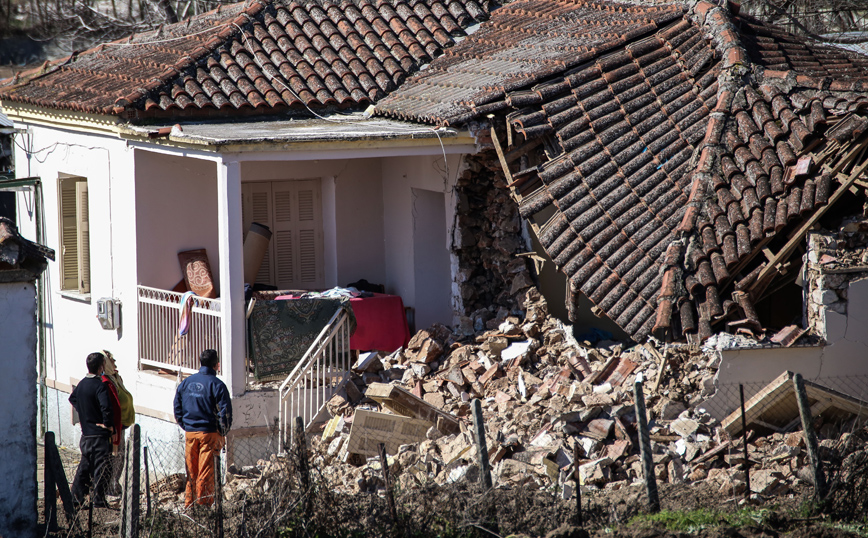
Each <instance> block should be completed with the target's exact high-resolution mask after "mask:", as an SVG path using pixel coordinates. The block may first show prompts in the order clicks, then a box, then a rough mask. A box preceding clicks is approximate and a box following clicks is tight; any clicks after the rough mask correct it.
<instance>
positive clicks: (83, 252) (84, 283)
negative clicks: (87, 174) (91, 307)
mask: <svg viewBox="0 0 868 538" xmlns="http://www.w3.org/2000/svg"><path fill="white" fill-rule="evenodd" d="M75 204H76V207H77V208H78V211H77V220H78V222H77V228H78V286H77V287H78V291H80V292H81V293H89V292H90V225H89V224H88V222H89V218H90V216H89V213H90V212H89V210H88V205H87V181H76V182H75Z"/></svg>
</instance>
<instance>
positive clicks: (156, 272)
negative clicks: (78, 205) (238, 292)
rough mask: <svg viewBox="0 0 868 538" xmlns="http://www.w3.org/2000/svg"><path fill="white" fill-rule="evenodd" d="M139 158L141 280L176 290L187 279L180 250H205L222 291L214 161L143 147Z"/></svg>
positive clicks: (137, 239) (139, 267) (138, 229)
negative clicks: (179, 283)
mask: <svg viewBox="0 0 868 538" xmlns="http://www.w3.org/2000/svg"><path fill="white" fill-rule="evenodd" d="M135 159H136V160H135V174H136V176H135V177H136V182H135V187H136V200H137V206H138V208H139V211H137V212H136V230H137V232H138V233H137V236H136V238H135V239H136V241H135V242H136V248H137V253H138V262H139V263H138V282H139V283H140V284H142V285H143V286H151V287H155V288H161V289H172V288H173V287H174V286H175V284H177V283H178V281H179V280H181V279H182V278H183V277H184V274H183V272H182V271H181V265H180V263H179V262H178V252H181V251H184V250H191V249H197V248H204V249H206V250H207V251H208V261H209V262H210V264H211V273H212V275H213V277H214V283H215V285H216V286H217V287H218V289H219V282H220V263H219V260H220V252H219V237H218V231H217V166H216V164H215V163H214V162H210V161H204V160H200V159H192V158H185V157H178V156H173V155H164V154H159V153H152V152H149V151H145V150H140V149H137V150H135Z"/></svg>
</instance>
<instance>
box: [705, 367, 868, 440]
mask: <svg viewBox="0 0 868 538" xmlns="http://www.w3.org/2000/svg"><path fill="white" fill-rule="evenodd" d="M792 376H793V373H792V372H789V371H786V372H784V373H783V374H781V375H780V376H778V378H777V379H775V380H774V381H772V382H771V383H769V384H768V385H766V386H765V387H763V389H762V390H760V391H759V392H757V393H756V394H755V395H754V396H753V397H752V398H751V399H750V400H748V401H747V403H745V423H746V424H747V427H748V428H749V427H750V426H751V425H755V426H761V427H765V428H769V429H772V430H776V431H782V432H785V431H788V430H789V429H791V428H793V427H795V425H796V424H797V423H798V421H799V420H800V419H799V408H798V403H797V401H796V395H795V392H794V389H793V383H792ZM804 383H805V392H806V393H807V395H808V398H809V399H810V400H811V402H812V406H811V415H812V416H816V415H819V414H820V413H824V412H832V411H834V412H836V413H838V414H844V415H847V416H850V415H856V416H857V417H858V416H864V415H865V414H866V411H865V410H866V409H868V402H866V401H863V400H860V399H858V398H854V397H852V396H849V395H847V394H844V393H842V392H839V391H837V390H835V389H831V388H829V387H824V386H823V385H820V384H818V383H814V382H811V381H805V382H804ZM721 426H722V427H723V429H724V430H725V431H726V433H727V434H729V435H730V436H731V437H735V436H738V435H739V434H740V433H741V431H742V430H741V410H740V409H737V410H735V411H734V412H732V413H731V414H730V415H729V416H727V417H726V418H725V419H724V420H723V421H722V422H721Z"/></svg>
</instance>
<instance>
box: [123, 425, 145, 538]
mask: <svg viewBox="0 0 868 538" xmlns="http://www.w3.org/2000/svg"><path fill="white" fill-rule="evenodd" d="M141 435H142V430H141V427H140V426H139V425H138V424H133V426H132V427H131V428H130V436H129V438H128V439H127V450H126V460H127V461H126V469H125V470H124V475H125V479H124V483H125V486H126V487H125V488H124V501H125V502H124V507H123V511H124V515H123V517H122V518H121V519H122V522H123V526H122V527H121V532H123V533H124V536H126V538H137V537H138V535H139V515H140V514H141V506H140V503H141V500H140V493H141V477H142V474H141V472H142V468H141V467H142V462H141V457H142V438H141Z"/></svg>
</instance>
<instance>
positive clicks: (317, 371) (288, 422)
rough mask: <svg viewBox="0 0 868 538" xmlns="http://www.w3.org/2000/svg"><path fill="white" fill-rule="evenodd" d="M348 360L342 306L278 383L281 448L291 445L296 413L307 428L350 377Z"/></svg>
mask: <svg viewBox="0 0 868 538" xmlns="http://www.w3.org/2000/svg"><path fill="white" fill-rule="evenodd" d="M351 361H352V352H351V351H350V323H349V316H348V315H347V313H346V311H344V309H343V308H341V309H339V310H338V311H337V312H336V313H335V315H334V316H332V318H331V320H329V322H328V324H327V325H326V326H325V327H324V328H323V330H322V331H320V333H319V335H318V336H317V337H316V340H314V341H313V343H312V344H311V346H310V347H309V348H308V350H307V352H305V354H304V356H303V357H302V359H301V360H300V361H299V362H298V364H297V365H296V367H295V368H294V369H293V370H292V372H291V373H290V374H289V375H288V376H287V378H286V380H285V381H284V382H283V383H282V384H281V385H280V404H279V422H278V423H279V427H280V450H281V452H282V451H283V450H284V449H285V448H287V447H290V446H292V436H293V425H294V424H295V419H296V417H302V419H303V421H304V427H305V430H307V429H308V428H309V427H310V426H311V425H312V424H314V423H315V421H316V419H317V417H318V416H319V415H320V413H322V411H323V409H324V408H325V405H326V403H327V402H328V401H329V399H331V397H332V396H334V394H335V393H336V392H338V391H339V390H341V388H342V387H343V386H344V384H345V383H346V382H347V380H348V379H349V374H350V366H351V365H352V364H351Z"/></svg>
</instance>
